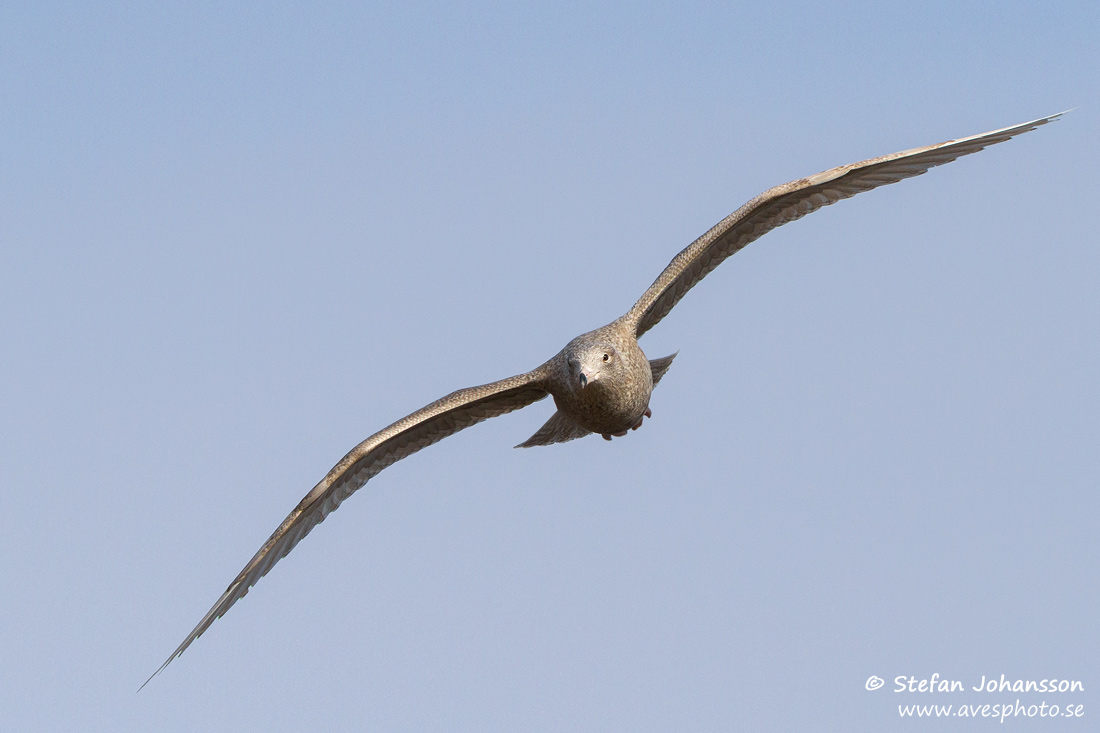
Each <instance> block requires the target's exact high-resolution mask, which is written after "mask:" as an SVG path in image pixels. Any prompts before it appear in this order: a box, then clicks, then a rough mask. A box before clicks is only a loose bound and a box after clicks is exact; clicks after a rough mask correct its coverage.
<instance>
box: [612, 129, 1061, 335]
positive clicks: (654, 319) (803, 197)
mask: <svg viewBox="0 0 1100 733" xmlns="http://www.w3.org/2000/svg"><path fill="white" fill-rule="evenodd" d="M1062 114H1065V113H1064V112H1063V113H1059V114H1056V115H1051V116H1050V117H1043V118H1041V119H1038V120H1034V121H1032V122H1025V123H1024V124H1022V125H1016V126H1015V127H1006V128H1004V129H1001V130H994V131H993V132H987V133H985V134H983V135H974V136H972V137H964V138H962V139H960V140H949V141H947V142H945V143H940V144H939V145H929V146H928V147H924V148H914V149H913V150H906V151H903V152H900V153H894V154H893V155H885V156H883V157H881V158H871V159H870V160H865V161H862V162H860V163H852V164H851V165H843V166H840V167H839V168H833V169H831V170H827V171H824V172H822V173H818V174H817V175H816V176H810V177H809V178H800V179H798V180H797V181H791V182H790V183H785V184H783V185H782V186H776V187H775V188H770V189H768V190H767V191H765V192H764V193H762V194H760V195H759V196H757V197H756V198H754V199H752V200H751V201H749V202H748V203H747V204H745V205H744V206H742V207H741V208H739V209H738V210H737V211H735V212H733V213H732V214H730V215H729V216H727V217H726V218H725V219H723V220H722V221H720V222H718V224H716V225H715V226H714V227H713V228H712V229H711V230H710V231H708V232H707V233H706V234H704V235H703V236H701V237H699V238H698V239H697V240H695V241H694V242H692V243H691V244H690V245H688V246H687V247H686V248H685V249H684V250H683V251H682V252H680V254H678V255H676V257H674V258H673V259H672V262H670V263H669V264H668V267H666V268H665V269H664V271H663V272H662V273H661V275H660V276H659V277H658V278H657V279H656V280H655V281H654V282H653V284H652V285H650V286H649V289H648V290H646V292H645V293H644V294H643V295H642V297H641V298H640V299H639V300H638V302H637V303H635V304H634V306H633V307H632V308H631V309H630V311H629V312H628V313H627V314H626V316H624V320H625V321H626V322H627V323H633V324H634V329H635V334H636V335H637V336H641V335H642V334H643V333H645V332H646V331H648V330H649V329H651V328H653V326H655V325H656V324H657V323H658V322H659V321H660V320H661V319H662V318H664V317H665V316H666V315H667V314H668V312H669V311H670V310H672V307H673V306H675V305H676V304H677V303H678V302H679V301H680V298H682V297H684V294H685V293H686V292H687V291H688V290H690V289H691V288H692V287H693V286H694V285H695V284H696V283H697V282H699V281H700V280H702V279H703V278H704V277H706V275H707V273H709V272H710V271H711V270H713V269H714V268H715V267H718V265H720V264H721V263H722V261H723V260H725V259H726V258H727V257H729V256H730V255H732V254H733V253H734V252H736V251H738V250H739V249H741V248H742V247H744V246H745V245H747V244H748V243H749V242H752V241H753V240H755V239H757V238H758V237H761V236H763V235H764V234H766V233H767V232H769V231H771V230H772V229H775V228H776V227H778V226H782V225H783V224H786V223H787V222H791V221H794V220H796V219H801V218H802V217H803V216H805V215H806V214H809V213H811V212H814V211H817V210H818V209H820V208H821V207H822V206H828V205H829V204H833V203H836V202H837V201H840V200H841V199H846V198H848V197H850V196H855V195H856V194H857V193H862V192H863V191H870V190H871V189H872V188H877V187H879V186H885V185H887V184H890V183H896V182H898V181H900V180H902V179H905V178H911V177H913V176H919V175H921V174H922V173H924V172H926V171H927V170H928V169H929V168H934V167H935V166H937V165H943V164H944V163H950V162H951V161H953V160H955V159H956V158H959V157H961V156H963V155H969V154H970V153H976V152H978V151H979V150H981V149H982V148H985V147H988V146H990V145H994V144H996V143H1000V142H1004V141H1005V140H1008V139H1009V138H1012V137H1015V136H1016V135H1020V134H1023V133H1025V132H1029V131H1031V130H1034V129H1035V128H1036V127H1039V126H1041V125H1045V124H1046V123H1048V122H1050V121H1051V120H1054V119H1057V118H1058V117H1061V116H1062Z"/></svg>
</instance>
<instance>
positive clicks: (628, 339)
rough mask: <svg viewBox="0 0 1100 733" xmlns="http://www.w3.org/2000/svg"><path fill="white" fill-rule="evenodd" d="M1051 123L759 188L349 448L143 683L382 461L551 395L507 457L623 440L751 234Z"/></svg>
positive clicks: (1045, 119) (643, 415)
mask: <svg viewBox="0 0 1100 733" xmlns="http://www.w3.org/2000/svg"><path fill="white" fill-rule="evenodd" d="M1061 114H1064V113H1060V114H1057V115H1051V116H1050V117H1043V118H1041V119H1038V120H1034V121H1032V122H1025V123H1024V124H1022V125H1016V126H1015V127H1006V128H1003V129H1001V130H994V131H993V132H987V133H985V134H984V135H974V136H972V137H964V138H962V139H959V140H949V141H947V142H945V143H940V144H939V145H929V146H928V147H924V148H914V149H913V150H906V151H904V152H901V153H894V154H893V155H885V156H882V157H881V158H871V159H870V160H865V161H862V162H860V163H853V164H851V165H844V166H840V167H839V168H833V169H831V170H827V171H824V172H822V173H818V174H817V175H814V176H809V177H807V178H800V179H798V180H797V181H791V182H790V183H785V184H783V185H781V186H776V187H775V188H770V189H768V190H767V191H765V192H764V193H762V194H760V195H759V196H757V197H756V198H754V199H752V200H751V201H749V202H748V203H746V204H745V205H744V206H742V207H741V208H739V209H738V210H737V211H735V212H733V213H732V214H730V215H729V216H727V217H726V218H725V219H723V220H722V221H720V222H718V223H717V224H716V225H714V227H713V228H712V229H711V230H710V231H708V232H707V233H706V234H704V235H703V236H701V237H699V238H698V239H697V240H695V241H694V242H692V243H691V244H690V245H689V246H688V247H687V248H685V249H684V250H683V251H682V252H680V253H679V254H678V255H676V256H675V257H674V258H672V261H671V262H670V263H669V264H668V267H666V268H665V269H664V271H663V272H661V274H660V276H659V277H658V278H657V279H656V280H655V281H654V282H653V284H652V285H650V286H649V289H648V290H646V291H645V292H644V293H643V294H642V297H641V298H639V299H638V302H637V303H635V304H634V305H633V307H631V309H630V310H629V311H627V312H626V314H625V315H623V316H622V317H621V318H619V319H617V320H615V321H613V322H612V323H609V324H608V325H606V326H603V327H602V328H597V329H596V330H595V331H589V332H588V333H585V334H581V335H580V336H578V337H576V338H575V339H573V340H572V341H570V342H569V343H568V344H566V346H565V348H564V349H562V350H561V351H559V352H558V353H557V354H556V355H555V356H554V357H553V358H551V359H550V360H549V361H547V362H546V363H544V364H542V365H540V366H538V367H536V368H535V369H533V370H531V371H529V372H527V373H526V374H520V375H518V376H515V377H509V378H508V379H502V380H500V381H499V382H492V383H491V384H485V385H482V386H480V387H470V388H469V389H460V390H458V391H457V392H452V393H451V394H449V395H447V396H446V397H443V398H442V399H439V400H436V401H435V402H433V403H431V404H430V405H428V406H427V407H424V408H421V409H419V410H417V411H416V412H414V413H412V414H411V415H408V416H406V417H403V418H401V419H400V420H398V421H397V422H395V423H394V424H392V425H390V426H389V427H387V428H384V429H383V430H381V431H379V432H377V433H375V434H374V435H372V436H371V437H369V438H367V439H366V440H364V441H363V442H362V443H360V444H359V445H357V446H355V447H354V448H352V449H351V451H350V452H349V453H348V454H347V455H346V456H344V457H343V458H341V459H340V462H339V463H337V464H336V465H335V466H334V467H333V468H332V470H331V471H329V472H328V474H326V475H325V477H324V478H323V479H321V482H320V483H318V484H317V485H316V486H314V487H313V489H311V490H310V492H309V493H308V494H306V495H305V498H303V499H302V500H301V501H300V502H299V503H298V506H296V507H294V510H293V511H292V512H291V513H290V514H289V515H288V516H287V518H286V519H284V520H283V522H282V524H280V525H279V527H278V529H276V530H275V532H274V534H272V535H271V537H269V538H268V539H267V542H265V543H264V544H263V546H262V547H261V548H260V549H259V551H258V552H257V553H256V554H255V555H254V556H253V557H252V559H251V560H249V561H248V564H247V565H245V566H244V569H243V570H241V572H240V574H239V575H238V576H237V577H236V578H234V580H233V582H232V583H230V584H229V587H228V588H226V590H225V593H223V594H222V596H221V598H219V599H218V601H217V603H215V604H214V606H213V608H211V609H210V610H209V611H208V612H207V613H206V615H205V616H203V618H202V620H201V621H199V623H198V625H197V626H196V627H195V628H194V629H193V630H192V631H191V633H190V634H188V635H187V638H186V639H184V640H183V643H182V644H180V645H179V646H178V647H177V648H176V650H175V651H174V652H172V655H171V656H169V657H168V659H167V660H165V662H164V664H162V665H161V666H160V667H159V668H158V669H157V671H156V672H154V673H153V674H152V675H151V676H150V677H149V680H151V679H152V678H153V677H155V676H156V675H157V674H158V673H159V672H160V671H161V670H163V669H164V668H165V667H167V666H168V663H169V662H171V661H172V660H173V659H175V658H176V657H178V656H179V655H180V654H182V653H183V651H184V650H185V649H187V647H188V646H190V644H191V642H193V641H194V640H195V639H197V638H199V636H200V635H201V634H202V633H203V632H204V631H206V629H207V628H209V627H210V624H212V623H214V620H215V619H217V618H220V617H221V616H223V615H224V614H225V613H226V611H228V610H229V609H230V608H231V607H232V606H233V604H234V603H236V602H237V601H238V600H240V599H241V598H243V597H244V596H245V594H247V593H248V591H249V589H250V588H251V587H252V586H253V585H255V584H256V582H257V581H258V580H259V579H260V578H262V577H263V576H264V575H266V574H267V572H268V571H269V570H271V568H272V567H274V565H275V563H277V562H279V560H281V559H282V558H284V557H286V555H287V553H289V552H290V551H291V550H292V549H294V546H295V545H297V544H298V542H300V541H301V539H302V538H303V537H305V536H306V535H307V534H309V532H310V530H312V529H313V528H314V527H316V526H317V525H318V524H320V523H321V522H322V521H324V519H325V517H327V516H328V515H329V514H330V513H331V512H333V511H334V510H335V509H336V508H337V507H338V506H340V503H341V502H342V501H344V500H345V499H347V498H348V497H349V496H351V495H352V494H353V493H355V491H356V490H357V489H359V488H360V487H361V486H362V485H363V484H365V483H366V482H367V481H368V480H370V479H371V478H373V477H374V476H375V475H377V474H378V472H380V471H381V470H382V469H384V468H386V467H387V466H389V465H390V464H392V463H395V462H397V461H400V460H401V459H402V458H406V457H407V456H410V455H412V454H413V453H416V452H417V451H418V450H420V449H421V448H427V447H428V446H429V445H431V444H433V443H435V442H436V441H439V440H442V439H443V438H446V437H447V436H449V435H453V434H454V433H457V432H458V431H459V430H462V429H463V428H468V427H470V426H471V425H474V424H476V423H479V422H481V421H482V420H486V419H488V418H490V417H496V416H497V415H503V414H505V413H508V412H512V411H513V410H518V409H519V408H521V407H526V406H527V405H529V404H531V403H532V402H537V401H538V400H541V399H543V398H544V397H546V396H547V395H552V396H553V397H554V404H555V405H556V406H557V411H556V412H555V413H554V414H553V416H552V417H551V418H550V419H549V420H548V421H547V422H546V424H545V425H543V426H542V427H541V428H539V430H538V431H537V432H536V433H535V434H534V435H532V436H531V437H530V438H528V439H527V440H526V441H524V442H523V443H520V445H518V446H516V447H517V448H519V447H523V448H528V447H531V446H536V445H550V444H551V443H562V442H565V441H567V440H573V439H575V438H581V437H584V436H585V435H588V434H589V433H597V434H599V435H602V436H603V437H604V438H605V439H606V440H611V438H612V436H624V435H626V434H627V431H628V430H631V429H634V430H636V429H638V428H639V427H641V424H642V420H643V419H644V418H646V417H651V413H650V410H649V398H650V395H651V394H652V392H653V388H654V387H655V386H656V385H657V382H659V381H660V379H661V377H663V376H664V374H665V372H667V371H668V368H669V366H670V365H671V364H672V359H673V358H674V357H675V356H676V355H675V354H672V355H671V356H666V357H664V358H661V359H652V360H651V359H647V358H646V355H645V354H644V353H642V350H641V348H640V347H639V346H638V338H639V337H641V335H642V334H644V333H645V332H646V331H648V330H649V329H651V328H653V327H654V326H656V325H657V323H658V322H659V321H660V320H661V319H662V318H664V317H665V316H666V315H667V314H668V312H669V311H670V310H672V308H673V306H675V305H676V304H677V303H678V302H679V301H680V298H682V297H684V294H685V293H687V291H688V290H690V289H691V288H692V287H693V286H694V285H695V284H696V283H698V282H699V281H700V280H702V279H703V278H704V277H705V276H706V275H707V273H709V272H710V271H711V270H713V269H714V268H715V267H717V266H718V265H720V264H721V263H722V261H723V260H725V259H726V258H727V257H729V256H730V255H732V254H733V253H734V252H736V251H738V250H739V249H741V248H742V247H744V246H745V245H747V244H748V243H749V242H751V241H753V240H754V239H756V238H757V237H760V236H762V235H764V234H766V233H767V232H769V231H771V230H772V229H775V228H776V227H778V226H780V225H782V224H786V223H787V222H791V221H794V220H795V219H800V218H801V217H803V216H805V215H806V214H809V213H811V212H813V211H817V210H818V209H820V208H821V207H822V206H828V205H829V204H833V203H836V202H837V201H840V200H841V199H846V198H848V197H849V196H855V195H856V194H857V193H862V192H863V191H870V190H871V189H872V188H877V187H878V186H885V185H886V184H889V183H896V182H897V181H900V180H902V179H903V178H910V177H912V176H919V175H921V174H922V173H924V172H926V171H927V170H928V169H929V168H933V167H935V166H938V165H943V164H944V163H950V162H951V161H953V160H955V159H956V158H959V157H961V156H963V155H969V154H970V153H976V152H978V151H979V150H981V149H982V148H985V147H987V146H989V145H994V144H996V143H1000V142H1004V141H1005V140H1008V139H1009V138H1012V137H1015V136H1016V135H1020V134H1023V133H1025V132H1029V131H1031V130H1034V129H1035V128H1037V127H1039V126H1041V125H1045V124H1047V123H1048V122H1050V121H1052V120H1054V119H1056V118H1058V117H1060V116H1061ZM149 680H146V681H145V684H148V683H149ZM144 686H145V685H142V687H144Z"/></svg>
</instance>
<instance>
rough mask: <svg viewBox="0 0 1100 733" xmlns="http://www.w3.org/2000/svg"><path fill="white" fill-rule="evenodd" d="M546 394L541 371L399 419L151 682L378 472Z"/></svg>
mask: <svg viewBox="0 0 1100 733" xmlns="http://www.w3.org/2000/svg"><path fill="white" fill-rule="evenodd" d="M546 395H547V391H546V389H545V387H544V374H543V371H542V369H541V368H539V369H536V370H535V371H532V372H528V373H527V374H521V375H519V376H516V377H511V378H509V379H503V380H501V381H499V382H493V383H492V384H486V385H482V386H480V387H471V388H469V389H460V390H459V391H457V392H452V393H451V394H449V395H447V396H446V397H444V398H443V399H440V400H436V401H435V402H433V403H432V404H430V405H428V406H427V407H425V408H423V409H420V410H417V411H416V412H414V413H412V414H411V415H409V416H408V417H405V418H403V419H401V420H398V421H397V422H395V423H394V424H393V425H390V426H389V427H388V428H386V429H385V430H382V431H381V432H378V433H375V434H374V435H372V436H371V437H369V438H367V439H366V440H364V441H363V442H362V443H360V444H359V445H357V446H355V448H353V449H352V450H351V452H349V453H348V454H347V455H346V456H344V457H343V458H342V459H341V460H340V462H339V463H337V464H336V465H335V466H334V467H333V468H332V470H331V471H329V472H328V475H327V476H325V477H324V478H323V479H322V480H321V482H320V483H319V484H317V485H316V486H314V487H313V490H312V491H310V492H309V493H308V494H306V496H305V498H304V499H302V501H301V502H299V503H298V506H296V507H294V511H292V512H291V513H290V514H289V515H288V516H287V518H286V519H284V520H283V523H282V524H280V525H279V528H278V529H277V530H275V533H274V534H272V535H271V537H269V538H268V540H267V542H265V543H264V544H263V547H261V548H260V550H259V552H257V553H256V554H255V556H253V558H252V559H251V560H249V562H248V564H247V565H245V566H244V570H242V571H241V572H240V575H238V576H237V577H236V578H235V579H234V580H233V582H232V583H230V584H229V587H228V588H226V590H225V593H223V594H222V597H221V598H219V599H218V602H217V603H215V604H214V607H213V608H211V609H210V610H209V611H208V612H207V613H206V615H205V616H203V618H202V621H200V622H199V624H198V626H196V627H195V628H194V630H193V631H192V632H191V633H190V634H188V635H187V638H186V639H184V640H183V643H182V644H180V645H179V647H177V648H176V651H174V652H172V655H171V656H170V657H168V659H166V660H165V662H164V664H162V665H160V668H158V669H157V671H156V672H154V673H153V674H152V675H151V676H150V677H149V679H150V680H151V679H153V677H155V676H156V675H157V673H159V672H160V671H161V670H162V669H164V668H165V667H167V666H168V663H169V662H171V661H172V660H173V659H175V658H176V657H178V656H179V655H180V654H182V653H183V650H184V649H186V648H187V647H188V646H189V645H190V644H191V642H193V641H194V640H195V639H197V638H199V636H201V635H202V633H203V632H204V631H206V629H207V628H209V626H210V624H212V623H214V621H215V619H218V618H220V617H221V616H223V615H225V612H226V611H228V610H229V609H230V608H231V607H232V606H233V604H234V603H236V602H237V601H238V600H240V599H241V598H243V597H244V596H245V595H246V594H247V593H248V590H249V589H250V588H251V587H252V586H254V585H255V584H256V582H257V581H258V580H259V579H260V578H262V577H263V576H264V575H266V574H267V571H268V570H271V568H272V567H273V566H274V565H275V563H277V562H279V560H281V559H283V558H284V557H286V555H287V554H288V553H289V552H290V551H291V550H292V549H294V546H295V545H296V544H298V542H299V541H301V539H302V538H303V537H305V536H306V535H307V534H309V531H310V530H311V529H313V528H314V527H316V526H317V525H318V524H320V523H321V522H322V521H324V519H325V517H327V516H328V515H329V513H331V512H332V511H334V510H335V509H336V508H337V507H338V506H340V503H341V502H342V501H344V499H346V498H348V497H349V496H351V495H352V494H353V493H355V491H356V490H357V489H359V487H361V486H362V485H363V484H365V483H367V481H368V480H369V479H371V478H372V477H374V476H375V475H376V474H378V472H380V471H381V470H382V469H384V468H386V467H387V466H389V465H391V464H393V463H396V462H397V461H400V460H401V459H402V458H405V457H407V456H410V455H412V454H413V453H416V452H417V451H418V450H420V449H421V448H427V447H428V446H429V445H431V444H433V443H435V442H437V441H439V440H442V439H443V438H446V437H447V436H448V435H453V434H454V433H457V432H458V431H459V430H462V429H463V428H468V427H470V426H471V425H474V424H476V423H479V422H481V421H482V420H486V419H488V418H490V417H496V416H497V415H503V414H505V413H508V412H511V411H512V410H518V409H519V408H521V407H525V406H527V405H529V404H531V403H532V402H536V401H538V400H541V399H542V398H543V397H545V396H546ZM148 683H149V680H146V681H145V684H148ZM145 684H143V685H142V687H144V686H145Z"/></svg>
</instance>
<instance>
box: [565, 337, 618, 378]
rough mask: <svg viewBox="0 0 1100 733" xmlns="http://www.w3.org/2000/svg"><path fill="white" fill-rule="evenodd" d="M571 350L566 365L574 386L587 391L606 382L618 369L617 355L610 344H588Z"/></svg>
mask: <svg viewBox="0 0 1100 733" xmlns="http://www.w3.org/2000/svg"><path fill="white" fill-rule="evenodd" d="M578 346H579V348H576V349H573V350H571V353H570V354H569V356H568V359H567V363H568V364H569V373H570V376H571V377H572V379H573V380H574V384H575V385H576V386H577V387H579V388H580V389H587V388H588V387H590V386H591V385H593V384H595V383H596V382H599V381H601V380H604V381H606V380H607V379H608V378H609V377H611V376H612V375H613V374H614V373H615V372H616V370H617V369H618V366H619V364H618V362H619V353H618V351H617V350H616V349H615V347H614V346H612V345H611V344H600V343H590V344H583V345H578Z"/></svg>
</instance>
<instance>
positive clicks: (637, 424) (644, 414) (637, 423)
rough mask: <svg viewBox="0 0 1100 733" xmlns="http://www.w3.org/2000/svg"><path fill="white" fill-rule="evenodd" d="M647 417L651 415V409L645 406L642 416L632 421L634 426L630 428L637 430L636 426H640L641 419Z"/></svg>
mask: <svg viewBox="0 0 1100 733" xmlns="http://www.w3.org/2000/svg"><path fill="white" fill-rule="evenodd" d="M647 417H653V410H651V409H649V408H648V407H647V408H645V412H644V413H642V417H639V418H638V422H636V423H634V427H632V428H631V430H637V429H638V428H640V427H642V420H644V419H645V418H647Z"/></svg>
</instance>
